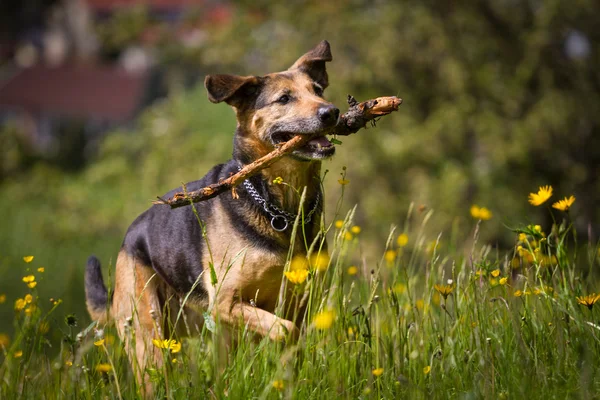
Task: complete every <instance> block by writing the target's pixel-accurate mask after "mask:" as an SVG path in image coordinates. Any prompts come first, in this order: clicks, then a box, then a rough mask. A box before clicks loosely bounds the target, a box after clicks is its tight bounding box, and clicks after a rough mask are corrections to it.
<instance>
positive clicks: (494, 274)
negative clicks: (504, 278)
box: [491, 269, 500, 278]
mask: <svg viewBox="0 0 600 400" xmlns="http://www.w3.org/2000/svg"><path fill="white" fill-rule="evenodd" d="M491 274H492V276H493V277H494V278H497V277H498V276H500V270H499V269H495V270H493V271H492V272H491Z"/></svg>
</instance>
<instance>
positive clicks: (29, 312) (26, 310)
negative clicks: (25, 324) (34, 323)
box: [25, 304, 36, 315]
mask: <svg viewBox="0 0 600 400" xmlns="http://www.w3.org/2000/svg"><path fill="white" fill-rule="evenodd" d="M35 310H36V307H35V306H34V305H33V304H32V305H30V306H29V307H27V308H26V309H25V314H26V315H31V314H33V312H34V311H35Z"/></svg>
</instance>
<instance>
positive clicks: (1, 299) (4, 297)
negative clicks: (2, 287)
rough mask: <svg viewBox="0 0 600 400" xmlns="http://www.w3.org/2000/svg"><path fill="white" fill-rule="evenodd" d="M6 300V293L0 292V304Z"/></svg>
mask: <svg viewBox="0 0 600 400" xmlns="http://www.w3.org/2000/svg"><path fill="white" fill-rule="evenodd" d="M5 301H6V295H5V294H4V293H2V294H0V304H3V303H4V302H5Z"/></svg>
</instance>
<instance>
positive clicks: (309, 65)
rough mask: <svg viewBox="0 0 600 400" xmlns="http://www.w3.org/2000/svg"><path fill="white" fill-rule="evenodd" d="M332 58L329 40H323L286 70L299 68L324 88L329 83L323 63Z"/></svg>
mask: <svg viewBox="0 0 600 400" xmlns="http://www.w3.org/2000/svg"><path fill="white" fill-rule="evenodd" d="M331 60H333V57H332V56H331V49H330V48H329V42H328V41H327V40H323V41H322V42H321V43H319V44H318V45H317V46H316V47H315V48H314V49H312V50H311V51H309V52H308V53H306V54H305V55H303V56H302V57H300V58H299V59H298V60H297V61H296V62H295V63H294V65H292V66H291V67H290V68H289V69H288V70H292V69H299V70H300V71H303V72H305V73H307V74H308V75H309V76H310V77H311V78H312V79H313V80H314V81H315V82H317V83H318V84H319V85H321V86H323V88H326V87H327V86H328V85H329V79H328V77H327V69H326V68H325V63H326V62H328V61H331Z"/></svg>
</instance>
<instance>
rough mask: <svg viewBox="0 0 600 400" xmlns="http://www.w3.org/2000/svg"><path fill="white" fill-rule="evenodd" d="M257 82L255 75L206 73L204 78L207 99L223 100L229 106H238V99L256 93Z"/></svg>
mask: <svg viewBox="0 0 600 400" xmlns="http://www.w3.org/2000/svg"><path fill="white" fill-rule="evenodd" d="M259 84H260V81H259V78H258V77H256V76H238V75H207V76H206V78H204V86H205V87H206V91H207V92H208V99H209V100H210V101H211V102H213V103H220V102H222V101H224V102H226V103H227V104H229V105H231V106H239V104H240V100H242V99H243V98H245V97H247V96H249V95H252V94H254V93H256V91H257V89H258V85H259Z"/></svg>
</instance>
